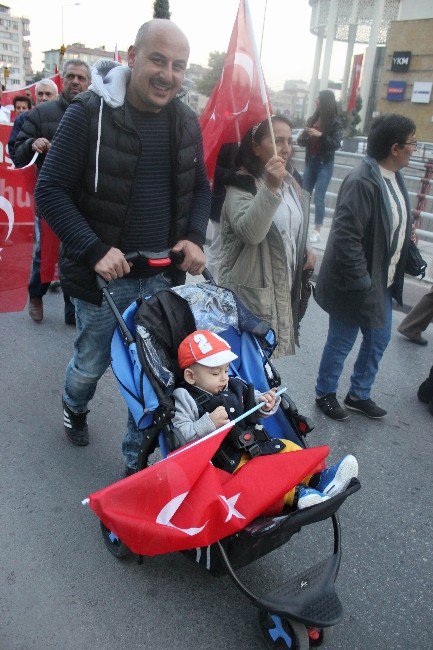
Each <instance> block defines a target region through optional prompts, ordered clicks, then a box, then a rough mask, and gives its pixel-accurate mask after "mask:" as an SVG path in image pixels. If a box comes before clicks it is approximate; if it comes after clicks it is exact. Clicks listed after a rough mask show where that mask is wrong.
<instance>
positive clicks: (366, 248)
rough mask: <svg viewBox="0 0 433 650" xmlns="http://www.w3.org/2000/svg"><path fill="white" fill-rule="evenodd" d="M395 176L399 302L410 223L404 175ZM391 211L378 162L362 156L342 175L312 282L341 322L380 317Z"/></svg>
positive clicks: (380, 321) (371, 322) (367, 323)
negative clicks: (401, 235)
mask: <svg viewBox="0 0 433 650" xmlns="http://www.w3.org/2000/svg"><path fill="white" fill-rule="evenodd" d="M396 179H397V182H398V184H399V187H400V190H401V192H402V194H403V196H404V199H405V203H406V209H407V224H406V232H405V239H404V243H403V247H402V250H401V254H400V259H399V261H398V263H397V266H396V270H395V276H394V281H393V284H392V295H393V298H395V300H397V302H398V303H399V304H402V294H403V281H404V269H405V265H406V258H407V250H408V246H409V240H410V232H411V225H412V218H411V207H410V203H409V196H408V193H407V190H406V187H405V184H404V180H403V176H402V174H401V173H400V172H397V174H396ZM391 224H392V211H391V205H390V203H389V199H388V193H387V191H386V187H385V184H384V182H383V180H382V176H381V173H380V170H379V167H378V164H377V162H376V161H375V160H374V159H373V158H370V157H369V156H366V157H365V158H364V160H363V161H362V162H361V163H360V165H358V167H356V168H355V169H353V170H352V171H351V172H350V174H348V175H347V176H346V178H345V179H344V181H343V183H342V185H341V188H340V191H339V193H338V198H337V205H336V207H335V214H334V219H333V222H332V226H331V232H330V234H329V237H328V242H327V245H326V250H325V254H324V257H323V261H322V266H321V268H320V272H319V276H318V278H317V283H316V293H315V297H316V300H317V302H318V303H319V305H320V306H321V307H322V309H324V310H325V311H326V312H328V313H329V314H331V315H332V316H334V317H335V318H337V319H338V320H341V321H343V322H346V323H351V324H354V325H359V326H364V327H369V328H376V327H383V325H384V322H385V296H386V290H387V281H388V268H389V263H390V260H391V257H392V253H393V251H392V250H391Z"/></svg>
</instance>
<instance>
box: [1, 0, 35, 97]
mask: <svg viewBox="0 0 433 650" xmlns="http://www.w3.org/2000/svg"><path fill="white" fill-rule="evenodd" d="M28 36H30V21H29V19H28V18H23V17H18V16H12V15H11V9H10V7H7V6H6V5H1V4H0V77H1V83H2V84H3V85H5V86H6V89H7V90H14V89H15V88H17V89H18V88H22V87H23V86H26V85H27V84H29V83H31V81H32V75H33V72H32V65H31V63H32V62H31V53H30V41H29V40H28V39H27V37H28Z"/></svg>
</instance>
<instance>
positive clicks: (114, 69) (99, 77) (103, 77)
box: [89, 60, 131, 108]
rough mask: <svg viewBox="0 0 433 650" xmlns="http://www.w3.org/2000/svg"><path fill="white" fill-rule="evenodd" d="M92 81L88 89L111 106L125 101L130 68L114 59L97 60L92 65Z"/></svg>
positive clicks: (119, 104)
mask: <svg viewBox="0 0 433 650" xmlns="http://www.w3.org/2000/svg"><path fill="white" fill-rule="evenodd" d="M91 72H92V83H91V85H90V86H89V90H93V92H94V93H95V94H96V95H98V96H99V97H101V98H102V99H103V100H104V101H105V102H106V103H107V104H108V105H109V106H111V108H119V106H122V104H124V102H125V96H126V86H127V84H128V83H129V80H130V78H131V68H129V67H128V66H126V65H122V64H121V63H117V62H116V61H103V60H100V61H97V62H96V63H95V65H94V66H92V71H91Z"/></svg>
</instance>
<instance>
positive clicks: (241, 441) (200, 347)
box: [173, 330, 358, 510]
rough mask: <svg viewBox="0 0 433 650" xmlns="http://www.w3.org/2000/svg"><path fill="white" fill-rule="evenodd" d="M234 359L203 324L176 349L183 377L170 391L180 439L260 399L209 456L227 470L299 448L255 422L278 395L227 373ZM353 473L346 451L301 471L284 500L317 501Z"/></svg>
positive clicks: (298, 504) (296, 503) (272, 408)
mask: <svg viewBox="0 0 433 650" xmlns="http://www.w3.org/2000/svg"><path fill="white" fill-rule="evenodd" d="M235 359H237V355H236V354H235V353H234V352H233V351H232V350H231V347H230V345H229V344H228V343H227V342H226V341H225V340H224V339H222V338H221V337H219V336H218V335H217V334H214V333H212V332H210V331H208V330H197V331H195V332H193V333H192V334H189V335H188V336H187V337H186V338H185V339H184V340H183V341H182V343H181V344H180V346H179V349H178V362H179V367H180V369H181V371H183V379H184V381H183V383H182V384H181V385H180V386H179V387H178V388H176V389H175V390H174V392H173V396H174V399H175V415H174V418H173V426H174V428H175V430H178V431H179V432H180V434H181V436H182V437H183V439H184V440H185V441H186V443H189V442H191V441H193V440H197V439H198V438H201V437H203V436H206V435H208V434H209V433H211V432H212V431H215V430H216V429H218V428H219V427H223V426H225V425H227V424H228V423H229V422H230V420H233V419H235V418H237V417H239V416H240V415H242V414H243V413H245V412H247V411H249V410H250V409H251V408H252V407H253V406H254V405H255V404H259V403H262V406H261V408H260V409H259V410H258V411H256V412H255V413H254V414H253V415H252V416H249V417H247V418H246V419H245V420H241V422H239V423H237V424H235V425H234V426H233V427H232V429H231V430H230V432H229V433H228V435H227V437H226V439H225V441H224V443H223V445H222V447H221V448H220V449H219V451H218V452H217V454H216V455H215V456H214V458H213V463H214V464H215V465H216V466H217V467H219V468H221V469H223V470H225V471H228V472H230V473H234V472H237V471H238V470H239V469H240V468H241V467H242V465H244V464H245V463H246V462H248V461H249V460H250V459H251V458H253V457H254V456H257V455H260V454H263V455H270V454H276V453H286V452H291V451H298V450H300V449H301V447H300V446H299V445H297V444H295V443H294V442H292V441H291V440H285V439H278V438H272V437H270V436H269V435H268V434H267V433H266V430H265V429H264V428H263V426H262V425H261V424H259V423H258V422H257V416H258V418H263V417H267V416H270V415H273V414H274V413H275V412H276V410H277V409H278V406H279V403H280V398H279V397H278V396H276V394H275V390H270V391H268V392H265V393H260V392H259V391H255V390H254V387H253V385H252V384H246V383H245V382H244V381H243V380H242V379H240V378H236V377H229V366H230V362H232V361H234V360H235ZM357 475H358V463H357V461H356V458H355V457H354V456H352V455H346V456H344V457H343V458H342V459H341V460H340V461H339V462H338V463H336V464H335V465H333V466H332V467H329V468H328V469H325V470H323V471H322V472H318V473H315V474H312V475H308V476H306V477H305V478H304V479H303V481H302V483H301V484H300V485H297V486H296V487H295V488H293V489H292V490H290V492H288V493H286V494H285V496H284V504H285V505H288V506H291V507H292V508H294V509H298V510H301V509H303V508H308V507H310V506H313V505H316V504H318V503H322V502H323V501H326V500H328V499H330V498H331V497H334V496H335V495H337V494H339V493H341V492H343V491H344V490H345V489H346V488H347V486H348V485H349V483H350V481H351V480H352V478H356V477H357Z"/></svg>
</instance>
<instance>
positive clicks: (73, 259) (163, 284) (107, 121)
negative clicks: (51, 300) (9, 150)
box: [36, 20, 210, 473]
mask: <svg viewBox="0 0 433 650" xmlns="http://www.w3.org/2000/svg"><path fill="white" fill-rule="evenodd" d="M188 56H189V45H188V41H187V39H186V37H185V35H184V34H183V33H182V32H181V30H180V29H179V28H178V27H177V26H176V25H175V24H174V23H172V22H171V21H170V20H152V21H150V22H149V23H146V24H144V25H142V27H141V28H140V29H139V31H138V34H137V37H136V39H135V43H134V45H131V47H130V48H129V50H128V66H127V67H126V66H122V65H119V64H117V63H115V62H112V61H100V62H99V63H98V64H96V66H94V68H93V69H92V85H91V87H90V89H89V91H88V92H87V93H84V94H82V95H79V96H78V97H77V98H76V99H75V100H74V101H73V102H72V104H71V106H70V107H69V108H68V110H67V111H66V114H65V117H64V119H63V121H62V124H61V125H60V128H59V131H58V134H57V136H56V139H55V141H54V142H53V145H52V147H51V149H50V152H49V154H48V156H47V159H46V161H45V164H44V167H43V169H42V171H41V174H40V176H39V180H38V185H37V188H36V200H37V205H38V208H39V210H40V211H41V213H42V214H43V215H44V217H45V219H46V220H47V221H48V223H49V225H50V226H51V227H52V228H53V230H54V231H55V232H56V234H57V235H58V237H59V238H60V240H61V241H62V259H61V260H60V277H61V282H62V286H63V287H64V288H67V290H68V292H69V293H70V294H71V296H73V297H74V302H75V308H76V314H77V338H76V341H75V347H74V356H73V358H72V360H71V361H70V363H69V366H68V368H67V370H66V380H65V389H64V393H63V416H64V425H65V433H66V435H67V437H68V438H69V440H70V441H71V442H72V443H74V444H76V445H87V444H88V442H89V435H88V427H87V421H86V414H87V406H88V403H89V401H90V400H91V399H92V397H93V395H94V393H95V390H96V385H97V382H98V380H99V378H100V377H101V376H102V374H103V373H104V372H105V370H106V368H107V367H108V365H109V363H110V341H111V337H112V334H113V332H114V328H115V325H116V322H115V319H114V317H113V315H112V313H111V310H110V308H109V306H108V305H107V304H106V301H105V299H104V300H103V301H102V296H101V293H100V291H98V289H97V286H96V273H99V274H100V275H102V276H103V277H104V278H105V279H106V280H112V282H111V284H110V293H111V294H112V295H113V298H114V300H115V302H116V304H117V306H118V308H119V310H120V311H121V312H122V311H123V310H124V309H125V308H126V307H127V306H128V305H129V304H130V303H131V302H132V301H133V300H135V299H136V298H138V297H139V296H142V297H145V296H148V295H150V294H152V293H154V292H155V291H158V290H160V289H163V288H167V287H169V286H171V284H172V283H176V284H179V283H182V282H184V280H185V272H186V271H188V272H189V273H192V274H193V275H198V274H200V273H201V271H202V270H203V268H204V255H203V251H202V246H203V244H204V242H205V235H206V226H207V221H208V217H209V209H210V189H209V184H208V181H207V178H206V171H205V166H204V161H203V147H202V139H201V132H200V128H199V125H198V121H197V118H196V116H195V114H194V113H193V111H192V110H191V109H190V108H189V107H188V106H186V105H185V104H183V103H182V102H181V101H180V100H179V99H178V98H176V95H177V94H178V92H179V91H180V90H181V85H182V82H183V78H184V74H185V69H186V66H187V61H188ZM168 248H172V249H173V250H175V251H183V253H184V261H183V263H182V264H181V265H180V267H179V268H173V269H170V270H169V272H165V273H162V272H161V269H158V268H151V267H149V266H147V265H145V264H143V263H139V262H137V263H134V265H133V266H132V268H131V267H130V265H129V264H128V263H127V262H126V260H125V254H126V253H128V252H131V251H134V250H148V251H149V250H150V251H156V252H160V251H163V250H164V249H168ZM95 272H96V273H95ZM140 444H141V434H140V432H139V431H138V430H137V427H136V426H135V423H134V421H133V418H132V416H131V415H130V417H129V419H128V428H127V434H126V437H125V440H124V443H123V452H124V455H125V459H126V464H127V472H128V473H131V472H133V471H134V470H135V469H136V462H137V454H138V450H139V447H140Z"/></svg>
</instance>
